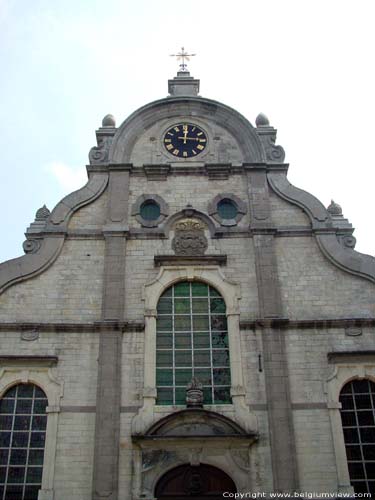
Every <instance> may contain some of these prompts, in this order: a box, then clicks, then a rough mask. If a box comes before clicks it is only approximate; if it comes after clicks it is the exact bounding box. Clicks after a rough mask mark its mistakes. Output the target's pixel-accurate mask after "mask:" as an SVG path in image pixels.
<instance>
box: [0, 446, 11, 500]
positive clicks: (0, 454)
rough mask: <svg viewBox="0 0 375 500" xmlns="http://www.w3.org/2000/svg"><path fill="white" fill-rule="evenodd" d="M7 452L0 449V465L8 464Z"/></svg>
mask: <svg viewBox="0 0 375 500" xmlns="http://www.w3.org/2000/svg"><path fill="white" fill-rule="evenodd" d="M8 452H9V450H0V465H7V464H8ZM0 498H1V497H0Z"/></svg>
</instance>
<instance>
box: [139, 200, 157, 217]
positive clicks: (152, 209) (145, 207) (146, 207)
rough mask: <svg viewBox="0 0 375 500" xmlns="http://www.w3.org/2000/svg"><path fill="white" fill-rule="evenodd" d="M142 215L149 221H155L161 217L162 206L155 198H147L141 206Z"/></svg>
mask: <svg viewBox="0 0 375 500" xmlns="http://www.w3.org/2000/svg"><path fill="white" fill-rule="evenodd" d="M140 216H141V217H142V219H144V220H147V221H153V220H156V219H158V218H159V217H160V206H159V205H158V204H157V203H156V201H154V200H146V201H145V202H144V203H142V205H141V208H140Z"/></svg>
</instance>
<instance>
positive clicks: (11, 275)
mask: <svg viewBox="0 0 375 500" xmlns="http://www.w3.org/2000/svg"><path fill="white" fill-rule="evenodd" d="M63 243H64V236H53V237H49V238H45V239H44V240H42V243H41V246H40V249H39V250H38V252H37V253H29V254H26V255H23V256H22V257H18V258H16V259H12V260H8V261H6V262H4V263H3V264H0V294H1V293H2V292H3V291H4V290H6V289H7V288H8V287H10V286H11V285H13V284H14V283H18V282H19V281H24V280H26V279H28V278H32V277H33V276H36V275H38V274H40V273H41V272H43V271H44V270H45V269H47V268H48V267H49V266H50V265H51V264H52V263H53V262H54V261H55V260H56V258H57V257H58V255H59V254H60V252H61V249H62V247H63Z"/></svg>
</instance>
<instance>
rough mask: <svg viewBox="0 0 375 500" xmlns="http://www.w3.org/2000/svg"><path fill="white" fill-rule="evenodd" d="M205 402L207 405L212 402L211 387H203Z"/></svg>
mask: <svg viewBox="0 0 375 500" xmlns="http://www.w3.org/2000/svg"><path fill="white" fill-rule="evenodd" d="M203 404H205V405H211V404H212V388H211V387H203Z"/></svg>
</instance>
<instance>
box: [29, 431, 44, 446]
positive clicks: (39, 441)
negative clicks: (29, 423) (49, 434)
mask: <svg viewBox="0 0 375 500" xmlns="http://www.w3.org/2000/svg"><path fill="white" fill-rule="evenodd" d="M45 441H46V433H45V432H32V433H31V436H30V448H44V444H45Z"/></svg>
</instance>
